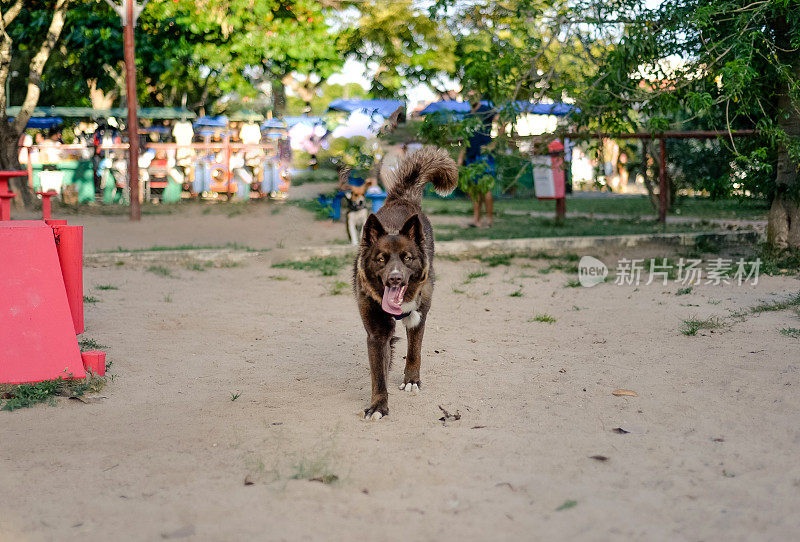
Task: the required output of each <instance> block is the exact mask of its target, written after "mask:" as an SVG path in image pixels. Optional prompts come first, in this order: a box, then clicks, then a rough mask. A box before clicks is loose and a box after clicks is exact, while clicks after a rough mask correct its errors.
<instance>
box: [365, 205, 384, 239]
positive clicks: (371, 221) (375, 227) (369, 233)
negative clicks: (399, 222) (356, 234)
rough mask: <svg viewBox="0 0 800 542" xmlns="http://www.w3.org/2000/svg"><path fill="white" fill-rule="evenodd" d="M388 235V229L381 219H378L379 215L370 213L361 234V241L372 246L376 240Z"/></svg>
mask: <svg viewBox="0 0 800 542" xmlns="http://www.w3.org/2000/svg"><path fill="white" fill-rule="evenodd" d="M384 235H386V230H385V229H384V227H383V224H381V221H380V220H378V217H377V216H375V213H370V215H369V216H368V217H367V221H366V222H365V223H364V231H363V232H362V234H361V243H362V244H363V245H364V246H370V245H372V244H373V243H375V241H377V240H378V239H380V238H381V237H383V236H384Z"/></svg>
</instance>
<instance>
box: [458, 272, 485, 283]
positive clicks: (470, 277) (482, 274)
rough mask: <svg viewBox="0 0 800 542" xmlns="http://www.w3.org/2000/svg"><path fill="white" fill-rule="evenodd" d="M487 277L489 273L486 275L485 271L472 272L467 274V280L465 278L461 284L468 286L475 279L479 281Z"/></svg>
mask: <svg viewBox="0 0 800 542" xmlns="http://www.w3.org/2000/svg"><path fill="white" fill-rule="evenodd" d="M488 276H489V273H487V272H486V271H472V272H471V273H469V274H467V278H465V279H464V282H462V283H461V284H469V283H470V282H472V281H473V280H475V279H480V278H483V277H488Z"/></svg>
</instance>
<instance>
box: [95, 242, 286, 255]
mask: <svg viewBox="0 0 800 542" xmlns="http://www.w3.org/2000/svg"><path fill="white" fill-rule="evenodd" d="M221 249H230V250H243V251H245V252H269V250H271V249H268V248H264V249H257V248H251V247H249V246H247V245H241V244H239V243H225V244H223V245H197V244H194V243H190V244H186V245H153V246H151V247H146V248H123V247H121V246H120V247H117V248H115V249H114V250H102V251H101V252H105V253H109V252H168V251H190V250H221Z"/></svg>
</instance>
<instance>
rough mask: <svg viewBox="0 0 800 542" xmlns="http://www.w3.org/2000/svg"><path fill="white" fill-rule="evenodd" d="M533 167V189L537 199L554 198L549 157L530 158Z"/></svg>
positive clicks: (554, 190) (554, 189)
mask: <svg viewBox="0 0 800 542" xmlns="http://www.w3.org/2000/svg"><path fill="white" fill-rule="evenodd" d="M531 165H532V166H533V188H534V190H535V191H536V197H537V198H549V199H553V198H555V197H556V186H555V183H554V182H553V166H552V163H551V160H550V157H549V156H534V157H532V158H531Z"/></svg>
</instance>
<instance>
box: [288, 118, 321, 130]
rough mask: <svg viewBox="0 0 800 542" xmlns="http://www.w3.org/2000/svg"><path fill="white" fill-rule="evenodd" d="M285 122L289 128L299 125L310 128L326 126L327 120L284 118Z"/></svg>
mask: <svg viewBox="0 0 800 542" xmlns="http://www.w3.org/2000/svg"><path fill="white" fill-rule="evenodd" d="M283 121H284V122H285V123H286V126H288V127H289V128H292V127H294V126H296V125H298V124H308V125H309V126H316V125H318V124H321V125H323V126H325V120H324V119H323V118H322V117H283Z"/></svg>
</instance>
